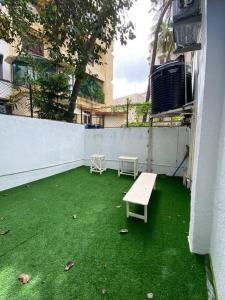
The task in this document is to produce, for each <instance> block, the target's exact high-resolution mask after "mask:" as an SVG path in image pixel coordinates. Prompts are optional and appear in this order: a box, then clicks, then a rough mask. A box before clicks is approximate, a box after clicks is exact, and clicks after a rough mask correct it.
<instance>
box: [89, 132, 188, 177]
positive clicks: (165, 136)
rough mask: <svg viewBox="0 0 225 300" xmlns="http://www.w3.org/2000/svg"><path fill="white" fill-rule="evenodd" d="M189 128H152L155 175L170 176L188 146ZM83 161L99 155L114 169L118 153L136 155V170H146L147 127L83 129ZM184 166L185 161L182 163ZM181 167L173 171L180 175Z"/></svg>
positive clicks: (108, 166) (116, 165)
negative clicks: (137, 160)
mask: <svg viewBox="0 0 225 300" xmlns="http://www.w3.org/2000/svg"><path fill="white" fill-rule="evenodd" d="M189 132H190V131H189V129H187V128H186V127H180V128H153V137H152V169H153V172H156V173H159V174H167V175H172V174H173V173H174V171H175V170H176V168H177V166H179V164H180V162H181V161H182V159H183V158H184V155H185V152H186V145H189ZM84 145H85V146H84V149H85V164H86V165H88V166H89V160H90V156H91V154H94V153H96V154H103V155H105V157H106V167H107V168H111V169H117V168H118V156H120V155H127V156H137V157H138V159H139V171H145V170H147V158H148V128H135V127H134V128H105V129H98V130H94V129H86V130H85V139H84ZM184 166H185V164H184ZM183 170H184V167H182V168H181V170H180V171H179V172H178V173H177V175H182V174H183Z"/></svg>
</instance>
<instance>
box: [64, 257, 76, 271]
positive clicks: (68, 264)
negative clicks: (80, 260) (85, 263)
mask: <svg viewBox="0 0 225 300" xmlns="http://www.w3.org/2000/svg"><path fill="white" fill-rule="evenodd" d="M73 266H74V261H72V260H70V261H68V262H67V263H66V264H65V266H64V271H69V270H70V269H71V268H72V267H73Z"/></svg>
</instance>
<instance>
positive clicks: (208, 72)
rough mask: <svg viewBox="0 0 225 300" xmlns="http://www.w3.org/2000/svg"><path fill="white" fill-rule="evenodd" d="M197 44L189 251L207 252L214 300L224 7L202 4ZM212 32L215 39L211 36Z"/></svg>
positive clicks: (221, 200)
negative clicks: (201, 17) (196, 88)
mask: <svg viewBox="0 0 225 300" xmlns="http://www.w3.org/2000/svg"><path fill="white" fill-rule="evenodd" d="M202 3H203V23H202V28H203V31H202V34H203V35H202V45H203V49H202V51H201V52H200V55H199V58H198V60H199V80H198V82H197V84H196V86H198V91H197V95H198V98H197V100H198V109H197V129H196V143H195V144H196V147H195V155H194V167H193V184H192V196H191V223H190V232H189V243H190V248H191V250H192V251H193V252H196V253H200V254H204V253H209V254H210V256H211V259H212V267H213V271H214V276H215V280H216V287H217V292H218V298H219V300H223V299H225V284H224V278H225V155H224V153H225V63H224V62H225V60H224V53H225V36H224V28H225V2H224V1H220V0H216V1H206V0H204V1H202ZM215 33H216V34H215Z"/></svg>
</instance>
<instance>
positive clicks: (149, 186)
mask: <svg viewBox="0 0 225 300" xmlns="http://www.w3.org/2000/svg"><path fill="white" fill-rule="evenodd" d="M156 177H157V174H153V173H141V175H140V176H139V177H138V179H137V180H136V181H135V183H134V184H133V185H132V187H131V188H130V189H129V191H128V192H127V194H126V195H125V196H124V198H123V201H125V202H126V206H127V218H129V217H135V218H139V219H142V220H144V222H145V223H147V209H148V202H149V199H150V196H151V193H152V190H153V188H156ZM130 203H134V204H140V205H143V206H144V215H139V214H136V213H133V212H130V211H129V204H130Z"/></svg>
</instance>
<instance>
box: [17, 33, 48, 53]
mask: <svg viewBox="0 0 225 300" xmlns="http://www.w3.org/2000/svg"><path fill="white" fill-rule="evenodd" d="M22 44H23V48H24V49H25V50H26V51H28V52H29V53H30V54H34V55H39V56H44V43H43V42H42V41H40V40H39V39H38V38H37V37H36V36H35V35H34V34H30V35H29V37H28V38H27V39H26V40H24V41H23V42H22Z"/></svg>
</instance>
